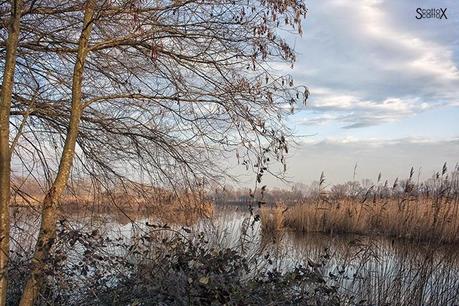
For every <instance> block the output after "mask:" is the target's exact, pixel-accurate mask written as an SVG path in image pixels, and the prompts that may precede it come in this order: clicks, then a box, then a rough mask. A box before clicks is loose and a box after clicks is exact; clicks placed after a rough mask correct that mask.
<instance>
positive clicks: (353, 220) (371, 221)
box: [262, 198, 459, 243]
mask: <svg viewBox="0 0 459 306" xmlns="http://www.w3.org/2000/svg"><path fill="white" fill-rule="evenodd" d="M268 211H269V209H262V216H263V215H268ZM271 214H272V215H277V214H278V213H276V209H273V212H271ZM262 222H264V223H265V224H264V225H263V226H262V228H264V229H269V228H280V227H281V226H285V227H287V228H288V229H291V230H294V231H298V232H323V233H332V234H333V233H336V234H339V233H352V234H363V235H384V236H388V237H393V238H402V239H408V240H414V241H436V242H441V243H456V242H459V235H458V234H457V233H459V203H458V201H442V202H434V201H432V199H428V198H427V199H415V200H404V201H401V200H397V199H389V200H385V201H376V202H364V203H363V202H361V201H356V200H355V199H340V200H335V201H334V202H331V203H330V202H325V201H320V200H318V201H316V202H304V203H301V204H299V205H295V206H291V207H289V208H288V209H287V210H286V211H285V213H284V214H283V215H282V222H283V224H282V225H279V222H280V221H279V217H276V218H273V217H271V218H267V217H265V218H263V217H262ZM267 223H272V224H267ZM266 232H269V231H266Z"/></svg>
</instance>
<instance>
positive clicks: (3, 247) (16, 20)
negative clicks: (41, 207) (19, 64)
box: [0, 0, 22, 305]
mask: <svg viewBox="0 0 459 306" xmlns="http://www.w3.org/2000/svg"><path fill="white" fill-rule="evenodd" d="M10 7H11V9H10V11H11V17H10V18H9V26H8V39H7V41H6V55H5V64H4V68H3V76H2V88H1V97H0V99H1V100H0V205H1V211H0V305H5V303H6V287H7V276H6V272H7V264H8V257H9V247H10V244H9V229H10V218H9V214H10V212H9V202H10V180H11V150H12V148H10V129H9V125H10V123H9V120H10V109H11V103H12V92H13V86H14V82H13V81H14V72H15V66H16V49H17V44H18V40H19V25H20V19H21V12H22V1H20V0H16V1H11V3H10Z"/></svg>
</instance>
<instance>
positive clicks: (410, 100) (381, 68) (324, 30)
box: [294, 0, 459, 129]
mask: <svg viewBox="0 0 459 306" xmlns="http://www.w3.org/2000/svg"><path fill="white" fill-rule="evenodd" d="M431 4H432V6H435V3H434V2H432V3H431ZM450 4H451V5H454V4H453V3H452V2H451V3H450ZM426 5H430V4H428V3H426V4H425V5H424V6H426ZM456 5H457V4H456ZM309 6H310V15H309V17H308V19H307V21H306V25H305V36H304V38H303V39H302V40H301V42H299V41H297V42H296V46H297V50H298V51H299V57H298V58H299V63H298V65H297V68H296V69H295V70H294V75H295V76H296V77H297V78H298V79H300V80H302V82H304V83H305V84H307V85H308V86H309V88H310V90H311V99H310V105H309V108H307V111H306V112H305V113H306V114H305V115H304V120H300V121H302V123H304V124H329V123H332V122H335V123H336V122H337V123H339V124H340V125H341V126H342V128H345V129H352V128H362V127H368V126H373V125H380V124H384V123H387V122H394V121H399V120H403V119H404V118H407V117H410V116H413V115H416V114H419V113H421V112H426V111H429V110H432V109H435V108H442V107H447V106H453V107H456V106H459V69H458V66H459V65H458V62H457V59H458V58H459V56H458V53H459V41H458V40H457V38H456V39H455V38H454V37H455V35H456V36H457V35H459V30H458V29H457V28H455V27H454V23H455V22H456V23H457V21H455V20H454V17H455V16H450V19H448V20H446V21H445V20H443V21H432V22H437V23H438V22H443V23H444V24H443V28H445V29H451V31H450V32H443V31H441V29H442V28H439V26H441V25H435V24H434V25H426V24H425V23H422V22H419V21H418V20H416V19H415V18H414V16H415V10H416V7H417V6H419V4H417V3H411V6H410V5H407V4H406V3H404V4H399V2H397V3H395V4H394V2H385V1H375V0H366V1H358V2H356V1H349V0H347V1H344V0H335V1H320V2H319V1H311V2H309ZM458 8H459V7H458ZM451 11H452V8H451ZM456 17H457V16H456ZM434 34H437V35H434ZM439 34H441V35H439ZM445 37H446V38H445Z"/></svg>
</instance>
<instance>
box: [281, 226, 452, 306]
mask: <svg viewBox="0 0 459 306" xmlns="http://www.w3.org/2000/svg"><path fill="white" fill-rule="evenodd" d="M288 238H289V239H287V241H288V244H289V245H290V246H291V250H292V252H293V253H292V254H291V255H292V256H298V257H299V258H301V256H303V257H304V260H305V261H308V262H312V264H314V265H318V266H320V268H321V271H322V273H323V275H324V277H326V278H327V279H328V281H330V282H331V283H333V284H335V285H336V286H338V287H339V288H340V290H341V293H342V301H341V302H342V304H343V305H359V302H360V301H362V302H361V305H457V303H458V302H459V277H458V276H459V261H458V255H459V253H458V250H457V249H456V248H451V247H450V246H447V245H445V246H434V245H428V244H423V245H420V244H418V243H410V242H407V241H398V242H397V241H391V240H388V239H385V238H383V237H371V238H370V237H362V236H355V235H340V236H334V237H331V236H328V235H323V234H313V233H306V234H300V233H296V232H295V233H292V235H288ZM352 297H353V298H352ZM351 298H352V300H351Z"/></svg>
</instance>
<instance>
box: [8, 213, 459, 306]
mask: <svg viewBox="0 0 459 306" xmlns="http://www.w3.org/2000/svg"><path fill="white" fill-rule="evenodd" d="M63 218H66V219H67V220H68V223H67V224H68V225H67V226H68V227H70V228H73V229H75V230H83V231H90V230H93V229H97V230H98V232H99V233H100V235H102V236H106V237H110V238H111V239H113V240H117V239H118V240H120V241H123V242H126V243H132V241H134V240H135V239H137V238H138V237H140V236H142V235H144V234H146V233H149V234H151V233H152V230H153V229H154V228H153V227H152V226H151V224H163V223H164V222H159V221H158V220H155V219H154V218H153V217H145V216H142V215H136V214H128V215H125V214H122V213H104V214H93V213H89V212H85V213H81V212H80V213H72V214H68V215H66V216H63ZM12 219H13V225H12V236H13V239H12V248H13V250H17V251H18V250H20V249H24V250H27V249H31V247H32V245H33V241H34V239H35V237H36V235H37V231H38V225H39V216H38V214H37V213H34V212H31V211H29V210H27V211H26V210H22V211H21V210H18V211H15V212H13V218H12ZM189 223H194V224H193V225H191V226H188V227H185V230H186V231H185V230H182V228H183V226H182V225H180V224H170V227H171V229H173V230H178V231H181V232H183V233H184V234H186V235H187V236H189V237H191V238H192V237H193V236H194V235H196V234H197V233H200V232H203V233H205V235H206V237H207V238H208V239H209V240H210V242H211V243H210V244H211V245H213V246H218V247H231V248H239V249H243V250H244V252H245V253H246V254H251V255H250V256H252V258H254V259H256V258H269V265H270V266H271V268H272V269H278V270H282V271H287V270H289V269H291V268H292V267H294V266H297V265H304V266H307V265H309V266H311V267H313V268H314V269H316V270H317V271H318V272H319V273H320V274H322V275H323V276H324V278H325V279H327V281H328V282H329V283H330V284H331V285H336V286H338V287H339V288H340V291H341V292H342V293H343V296H345V297H346V301H345V304H346V303H348V304H352V303H358V302H362V303H363V304H365V305H369V304H370V305H371V304H373V305H383V304H388V305H393V304H397V305H457V304H458V303H459V259H458V258H459V256H458V255H459V250H458V249H459V247H458V246H457V245H447V246H432V245H426V244H415V243H409V242H407V241H397V240H392V239H387V238H384V237H365V236H355V235H340V236H336V235H335V236H329V235H323V234H318V233H311V234H298V233H293V232H288V231H282V232H279V233H277V234H276V235H264V234H263V233H262V232H261V226H260V222H254V219H253V216H251V215H250V213H249V212H248V211H246V210H244V209H241V208H234V207H229V208H228V207H227V208H219V209H217V210H216V212H215V213H214V216H213V217H211V218H204V219H201V220H199V221H196V222H189ZM154 230H156V229H154ZM189 230H190V231H191V232H190V233H188V232H189ZM159 232H160V231H158V233H159ZM72 252H73V253H72V254H73V255H72V256H73V259H74V260H77V258H78V256H79V255H78V254H79V249H78V248H75V249H73V250H72ZM107 252H108V253H110V254H116V255H120V254H121V253H122V252H125V250H123V249H122V248H117V247H116V245H115V246H113V245H112V246H110V247H109V248H108V249H107ZM260 262H261V261H257V260H254V265H255V264H261V263H260ZM263 264H264V265H266V264H267V261H263Z"/></svg>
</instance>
